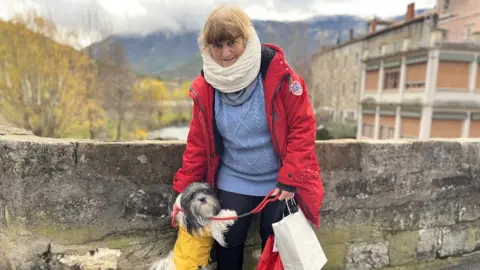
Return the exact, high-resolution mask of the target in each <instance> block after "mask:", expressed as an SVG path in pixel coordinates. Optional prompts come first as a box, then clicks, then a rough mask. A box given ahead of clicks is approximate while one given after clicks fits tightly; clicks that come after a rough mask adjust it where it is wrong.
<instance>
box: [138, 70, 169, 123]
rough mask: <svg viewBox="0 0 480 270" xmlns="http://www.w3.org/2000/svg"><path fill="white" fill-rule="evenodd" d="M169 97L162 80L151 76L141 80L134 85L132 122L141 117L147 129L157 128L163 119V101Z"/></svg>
mask: <svg viewBox="0 0 480 270" xmlns="http://www.w3.org/2000/svg"><path fill="white" fill-rule="evenodd" d="M168 97H169V94H168V92H167V89H166V87H165V84H164V83H163V82H162V81H160V80H156V79H153V78H150V77H147V78H144V79H142V80H139V81H138V82H137V83H136V84H135V86H134V87H133V93H132V100H131V102H132V111H133V115H134V116H133V119H132V120H131V121H130V123H131V124H133V123H134V122H135V121H136V120H137V119H139V118H140V120H141V121H142V122H143V123H144V126H145V128H146V129H147V130H153V129H155V128H156V126H158V125H159V124H160V120H161V119H160V117H161V103H162V101H165V100H167V99H168ZM130 129H131V128H130Z"/></svg>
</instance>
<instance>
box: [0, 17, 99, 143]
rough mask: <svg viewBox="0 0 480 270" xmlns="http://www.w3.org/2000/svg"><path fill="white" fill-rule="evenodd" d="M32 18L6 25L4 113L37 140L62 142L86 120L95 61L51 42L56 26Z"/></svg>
mask: <svg viewBox="0 0 480 270" xmlns="http://www.w3.org/2000/svg"><path fill="white" fill-rule="evenodd" d="M27 15H30V16H23V17H22V16H17V17H16V18H14V19H13V20H12V21H11V22H9V23H2V24H0V30H1V33H2V36H1V39H0V48H1V49H0V59H1V60H0V74H2V76H0V87H1V88H0V90H1V91H2V92H1V96H2V99H1V100H0V105H1V107H0V113H1V114H3V115H6V116H8V119H9V121H12V122H13V124H15V125H17V126H20V127H23V128H26V129H29V130H32V131H33V132H34V134H36V135H39V136H48V137H60V136H62V134H64V133H65V131H66V130H67V129H68V128H69V127H71V126H72V125H78V123H79V122H81V121H83V120H84V119H85V118H83V116H84V115H82V113H81V112H82V110H83V109H84V108H85V107H88V106H85V104H88V94H87V93H88V89H87V86H86V81H87V78H89V77H92V76H93V75H92V70H91V69H90V67H89V61H90V60H89V58H88V57H87V56H86V55H85V54H83V53H81V52H79V51H75V50H73V49H72V48H70V47H67V46H64V45H61V44H59V43H56V42H54V41H53V40H51V39H50V38H49V37H53V36H54V35H55V31H56V28H55V25H54V24H52V23H51V22H49V21H47V20H45V19H43V18H41V17H38V16H36V15H35V14H34V13H29V14H27ZM27 27H28V28H27Z"/></svg>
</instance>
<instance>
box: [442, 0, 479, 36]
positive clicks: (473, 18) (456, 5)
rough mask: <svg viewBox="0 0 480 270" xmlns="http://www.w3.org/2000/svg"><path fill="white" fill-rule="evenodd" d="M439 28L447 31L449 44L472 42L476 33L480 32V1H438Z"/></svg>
mask: <svg viewBox="0 0 480 270" xmlns="http://www.w3.org/2000/svg"><path fill="white" fill-rule="evenodd" d="M435 10H436V12H437V13H438V15H439V28H441V29H443V30H445V40H447V41H449V42H463V41H472V40H473V36H474V33H475V32H480V1H478V0H437V5H436V7H435Z"/></svg>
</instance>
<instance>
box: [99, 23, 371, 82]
mask: <svg viewBox="0 0 480 270" xmlns="http://www.w3.org/2000/svg"><path fill="white" fill-rule="evenodd" d="M253 24H254V27H255V29H256V31H257V33H258V36H259V38H260V41H261V42H264V43H274V44H276V45H279V46H280V47H282V48H283V49H284V50H285V53H286V56H287V60H288V61H290V62H292V63H293V62H295V61H294V60H295V59H297V58H299V57H302V56H306V55H308V54H312V53H314V52H315V51H317V49H318V48H319V46H320V45H321V44H327V43H332V42H334V41H335V40H336V39H337V37H338V36H339V35H341V36H342V37H343V38H345V37H346V36H347V35H348V29H350V28H354V29H355V31H356V33H363V32H365V30H366V24H365V21H364V20H363V19H362V18H360V17H356V16H348V15H339V16H317V17H314V18H311V19H308V20H304V21H298V22H280V21H253ZM198 35H199V31H184V32H177V33H175V32H171V31H168V30H159V31H156V32H153V33H150V34H148V35H144V36H140V35H113V36H110V37H109V39H107V40H104V41H101V42H99V43H95V44H92V45H91V48H90V49H92V51H93V52H94V55H95V52H96V51H98V49H99V48H100V47H101V46H105V45H106V44H108V43H109V42H112V41H118V42H120V43H121V44H122V45H123V47H124V48H125V51H126V53H127V56H128V59H129V60H130V62H131V64H132V68H133V69H134V70H135V71H136V72H138V73H140V74H149V75H159V76H161V77H164V78H174V77H176V78H189V79H190V78H192V77H194V76H195V75H197V74H198V72H199V71H200V69H201V63H202V60H201V56H200V54H199V50H198V45H197V38H198Z"/></svg>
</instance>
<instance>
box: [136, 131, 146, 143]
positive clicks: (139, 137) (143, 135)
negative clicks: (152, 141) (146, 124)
mask: <svg viewBox="0 0 480 270" xmlns="http://www.w3.org/2000/svg"><path fill="white" fill-rule="evenodd" d="M147 138H148V133H147V132H146V131H145V130H143V129H137V130H135V139H137V140H146V139H147Z"/></svg>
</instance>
